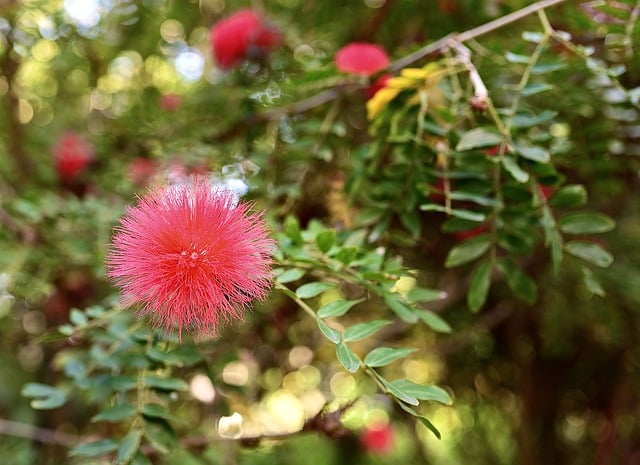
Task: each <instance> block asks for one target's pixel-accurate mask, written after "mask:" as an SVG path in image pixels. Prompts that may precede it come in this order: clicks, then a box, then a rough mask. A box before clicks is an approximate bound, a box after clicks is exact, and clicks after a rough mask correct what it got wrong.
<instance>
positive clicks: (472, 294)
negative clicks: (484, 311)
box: [467, 260, 493, 312]
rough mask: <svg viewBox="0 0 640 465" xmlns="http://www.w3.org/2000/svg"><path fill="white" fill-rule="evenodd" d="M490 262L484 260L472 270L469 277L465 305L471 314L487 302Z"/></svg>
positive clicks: (489, 283)
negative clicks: (469, 281) (469, 282)
mask: <svg viewBox="0 0 640 465" xmlns="http://www.w3.org/2000/svg"><path fill="white" fill-rule="evenodd" d="M492 268H493V267H492V264H491V260H485V261H483V262H482V263H480V265H478V267H477V268H476V269H475V270H474V272H473V274H472V275H471V284H470V285H469V294H467V305H468V306H469V309H470V310H471V311H472V312H477V311H478V310H480V309H481V308H482V306H483V305H484V303H485V302H486V301H487V296H488V295H489V287H491V271H492Z"/></svg>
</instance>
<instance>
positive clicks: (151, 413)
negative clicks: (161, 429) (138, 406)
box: [142, 404, 171, 419]
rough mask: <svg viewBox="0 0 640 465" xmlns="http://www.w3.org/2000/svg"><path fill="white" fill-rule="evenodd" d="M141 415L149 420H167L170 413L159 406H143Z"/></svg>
mask: <svg viewBox="0 0 640 465" xmlns="http://www.w3.org/2000/svg"><path fill="white" fill-rule="evenodd" d="M142 414H143V415H144V416H145V417H149V418H165V419H169V418H170V417H171V413H170V412H169V411H168V410H167V409H166V408H165V407H164V406H162V405H160V404H144V406H143V407H142Z"/></svg>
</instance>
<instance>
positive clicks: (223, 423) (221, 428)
mask: <svg viewBox="0 0 640 465" xmlns="http://www.w3.org/2000/svg"><path fill="white" fill-rule="evenodd" d="M242 420H243V419H242V415H240V414H239V413H238V412H233V414H232V415H231V416H230V417H220V419H219V420H218V434H219V435H220V436H221V437H223V438H227V439H238V438H239V437H241V436H242V432H243V429H242Z"/></svg>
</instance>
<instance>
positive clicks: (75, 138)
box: [53, 131, 94, 181]
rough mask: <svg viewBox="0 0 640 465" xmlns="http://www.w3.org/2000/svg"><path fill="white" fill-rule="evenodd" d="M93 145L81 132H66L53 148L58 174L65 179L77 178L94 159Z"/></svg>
mask: <svg viewBox="0 0 640 465" xmlns="http://www.w3.org/2000/svg"><path fill="white" fill-rule="evenodd" d="M93 156H94V154H93V146H92V145H91V143H90V142H89V141H87V140H86V139H85V138H84V137H82V136H81V135H80V134H77V133H75V132H71V131H69V132H65V133H63V134H62V135H61V136H60V139H58V142H57V143H56V145H55V146H54V148H53V159H54V163H55V167H56V171H57V172H58V176H60V178H61V179H62V180H63V181H73V180H75V179H77V178H78V177H79V176H80V175H81V174H82V173H83V172H84V171H85V169H86V168H87V166H89V163H91V160H93Z"/></svg>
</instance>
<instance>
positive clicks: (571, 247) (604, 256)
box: [564, 241, 613, 268]
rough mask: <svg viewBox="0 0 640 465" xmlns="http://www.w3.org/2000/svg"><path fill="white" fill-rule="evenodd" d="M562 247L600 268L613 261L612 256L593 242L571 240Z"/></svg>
mask: <svg viewBox="0 0 640 465" xmlns="http://www.w3.org/2000/svg"><path fill="white" fill-rule="evenodd" d="M564 248H565V250H566V251H567V252H568V253H570V254H571V255H573V256H574V257H578V258H581V259H583V260H585V261H587V262H589V263H592V264H594V265H596V266H599V267H601V268H606V267H608V266H609V265H611V264H612V263H613V256H612V255H611V254H610V253H609V252H607V251H606V250H605V249H603V248H602V247H601V246H599V245H598V244H595V243H593V242H587V241H571V242H567V243H566V244H565V246H564Z"/></svg>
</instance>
